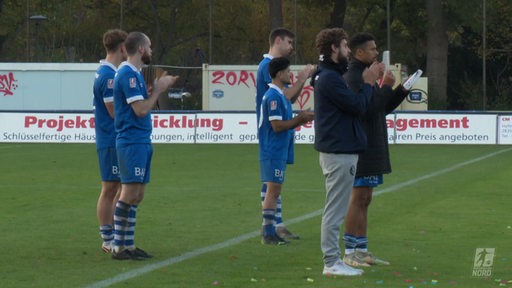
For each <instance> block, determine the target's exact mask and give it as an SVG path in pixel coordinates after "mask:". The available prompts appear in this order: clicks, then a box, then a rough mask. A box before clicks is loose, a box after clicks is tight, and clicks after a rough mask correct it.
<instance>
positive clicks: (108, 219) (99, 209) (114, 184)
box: [96, 181, 121, 253]
mask: <svg viewBox="0 0 512 288" xmlns="http://www.w3.org/2000/svg"><path fill="white" fill-rule="evenodd" d="M120 189H121V184H120V183H119V182H118V181H102V182H101V193H100V196H99V198H98V203H97V206H96V213H97V217H98V224H99V226H100V235H101V238H102V239H103V244H102V246H101V249H102V250H103V251H105V252H107V253H109V252H111V251H112V246H113V243H112V241H113V240H114V209H115V203H116V202H117V199H118V198H119V191H120Z"/></svg>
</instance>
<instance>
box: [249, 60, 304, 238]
mask: <svg viewBox="0 0 512 288" xmlns="http://www.w3.org/2000/svg"><path fill="white" fill-rule="evenodd" d="M268 71H269V73H270V76H271V77H272V83H271V84H269V89H268V90H267V92H265V95H264V96H263V99H262V102H261V106H260V107H261V108H260V109H261V111H260V115H261V117H260V118H259V120H260V121H259V123H258V135H259V160H260V172H261V181H262V182H264V183H266V184H267V193H266V196H265V199H264V201H263V205H262V206H263V207H262V217H263V224H262V226H263V227H262V232H263V235H262V239H261V243H262V244H270V245H283V244H287V243H288V242H287V241H286V240H285V239H283V238H281V237H280V236H278V235H277V234H276V228H275V218H276V208H277V201H278V198H279V196H280V194H281V187H282V184H283V182H284V176H285V171H286V162H287V160H288V158H289V147H290V141H291V139H290V138H291V137H293V134H291V133H290V132H289V131H290V130H291V129H295V128H296V127H298V126H300V125H303V124H305V123H307V122H309V121H311V120H313V116H314V113H313V112H310V111H301V112H299V114H298V115H297V116H296V117H293V111H292V109H291V105H290V104H289V101H288V100H287V99H286V97H285V96H284V93H283V90H284V88H285V85H287V84H290V61H289V60H288V59H287V58H284V57H278V58H273V59H272V60H271V61H270V63H269V65H268Z"/></svg>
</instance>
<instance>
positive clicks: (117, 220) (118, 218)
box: [114, 200, 130, 252]
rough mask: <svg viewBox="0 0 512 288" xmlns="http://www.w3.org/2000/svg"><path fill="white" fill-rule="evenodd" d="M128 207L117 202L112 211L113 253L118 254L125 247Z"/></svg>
mask: <svg viewBox="0 0 512 288" xmlns="http://www.w3.org/2000/svg"><path fill="white" fill-rule="evenodd" d="M129 213H130V205H128V204H126V203H124V202H122V201H121V200H119V201H117V203H116V209H115V210H114V251H115V252H120V251H121V250H122V249H124V246H125V236H126V230H127V228H128V217H129Z"/></svg>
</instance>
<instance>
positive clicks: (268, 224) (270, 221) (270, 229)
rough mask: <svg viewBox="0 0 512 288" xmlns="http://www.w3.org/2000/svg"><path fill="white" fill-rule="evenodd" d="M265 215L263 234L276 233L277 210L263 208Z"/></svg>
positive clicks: (263, 214) (270, 234)
mask: <svg viewBox="0 0 512 288" xmlns="http://www.w3.org/2000/svg"><path fill="white" fill-rule="evenodd" d="M261 211H262V216H263V224H262V225H263V236H272V235H275V234H276V228H275V226H274V222H275V214H276V210H274V209H262V210H261Z"/></svg>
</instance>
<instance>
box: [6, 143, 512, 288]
mask: <svg viewBox="0 0 512 288" xmlns="http://www.w3.org/2000/svg"><path fill="white" fill-rule="evenodd" d="M154 150H155V153H154V158H153V165H152V170H151V183H150V184H149V185H148V187H147V193H146V198H145V199H144V201H143V202H142V204H141V205H140V207H139V212H138V215H137V232H136V243H137V245H138V246H140V247H141V248H143V249H145V250H147V251H148V252H150V253H152V254H154V255H155V258H154V259H152V260H148V261H142V262H135V261H123V262H118V261H114V260H111V259H110V257H109V255H107V254H103V253H102V252H101V250H100V245H101V241H100V238H99V234H98V228H97V226H98V225H97V220H96V201H97V197H98V194H99V189H100V182H99V176H98V168H97V159H96V153H95V147H94V145H93V144H0V157H1V160H2V161H1V162H2V164H1V166H0V181H1V182H0V183H2V184H1V186H0V187H1V188H0V191H1V192H0V215H1V220H0V233H1V234H0V235H1V236H0V237H1V238H0V239H2V245H1V251H2V253H1V257H0V286H1V287H88V286H89V285H92V284H94V283H97V282H98V281H102V280H105V279H107V280H108V281H111V280H112V277H115V276H117V275H119V274H121V273H128V274H134V273H137V271H140V270H134V269H138V268H147V265H152V264H155V265H158V263H160V262H161V261H164V260H166V259H169V258H172V257H179V256H180V255H184V254H185V253H187V252H192V251H196V250H197V249H199V248H203V247H208V246H211V245H214V244H217V243H221V242H224V241H226V240H229V239H232V238H236V237H239V236H240V235H245V234H247V233H251V232H256V231H258V230H259V227H260V225H261V220H260V209H261V204H260V200H259V188H260V186H261V184H260V182H259V168H258V161H257V145H164V144H160V145H154ZM499 151H502V152H503V151H504V152H503V153H499V154H496V155H495V156H492V157H488V158H484V159H480V160H478V161H474V162H473V163H467V165H461V166H455V165H458V164H460V163H465V162H467V161H470V160H474V159H478V158H479V157H482V156H486V155H491V154H492V153H496V152H499ZM391 155H392V162H393V169H394V171H393V173H392V174H390V175H388V176H386V177H385V184H384V185H382V186H381V187H379V189H377V191H380V190H386V189H388V188H390V187H391V188H392V187H395V186H394V185H397V184H400V183H404V182H405V181H409V180H411V179H420V178H419V177H422V176H425V175H426V176H430V177H427V178H426V179H423V180H421V179H420V180H418V181H416V182H414V183H412V184H411V185H408V186H405V187H402V188H399V189H394V190H393V189H392V191H391V192H389V193H383V194H381V195H378V196H376V197H375V198H374V200H373V202H372V205H371V206H370V215H369V231H368V232H369V235H368V236H369V240H370V243H369V248H370V250H371V251H372V252H374V254H376V255H377V256H379V257H381V258H383V259H386V260H389V261H390V262H391V264H392V265H391V266H387V267H386V266H374V267H370V268H367V269H365V271H366V272H365V274H364V275H363V276H362V277H355V278H350V277H323V276H322V275H321V271H322V254H321V251H320V247H319V246H320V244H319V242H320V221H321V219H320V218H321V217H320V214H319V213H318V214H317V216H314V217H311V218H308V219H305V220H303V221H298V222H297V223H294V224H290V225H288V226H289V228H290V229H291V230H292V231H293V232H295V233H298V234H300V235H301V236H302V238H301V240H298V241H293V242H292V244H291V245H289V246H287V247H270V246H263V245H261V244H260V240H259V237H257V236H254V237H252V238H250V239H248V240H246V241H243V242H241V243H239V244H236V245H231V246H228V247H226V248H223V249H219V250H215V251H211V252H208V253H204V254H201V255H199V256H197V257H192V258H190V259H187V260H185V261H180V262H178V263H174V264H172V265H167V266H163V267H159V268H158V269H155V270H153V271H151V272H148V273H141V274H140V275H135V277H134V278H132V279H128V280H124V281H121V282H119V283H113V285H112V287H427V286H434V285H435V286H436V287H512V269H511V267H512V241H511V239H512V237H511V236H512V229H511V226H512V212H511V209H510V207H511V205H512V201H511V200H510V193H511V191H512V189H511V186H512V185H511V184H510V175H512V168H511V167H512V166H511V165H510V163H512V150H510V146H493V145H482V146H480V145H465V146H459V145H392V146H391ZM450 167H452V168H454V169H451V170H448V171H444V173H439V171H441V172H443V169H447V168H450ZM323 185H324V184H323V176H322V175H321V171H320V168H319V165H318V154H317V152H316V151H315V150H314V149H313V147H312V146H311V145H296V164H295V165H292V166H289V168H288V171H287V178H286V182H285V184H284V187H283V195H282V197H283V202H284V203H283V210H284V213H283V214H284V218H285V222H286V220H287V219H288V220H291V219H296V218H297V217H301V216H303V215H306V214H308V213H311V212H319V211H320V209H322V207H323V201H324V197H325V194H324V193H325V192H324V186H323ZM476 248H495V249H496V257H495V259H494V265H493V274H492V276H491V277H489V278H478V277H472V276H471V272H472V266H473V260H474V256H475V255H474V254H475V249H476ZM149 270H151V269H149ZM508 281H510V283H508ZM112 282H116V281H112Z"/></svg>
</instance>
